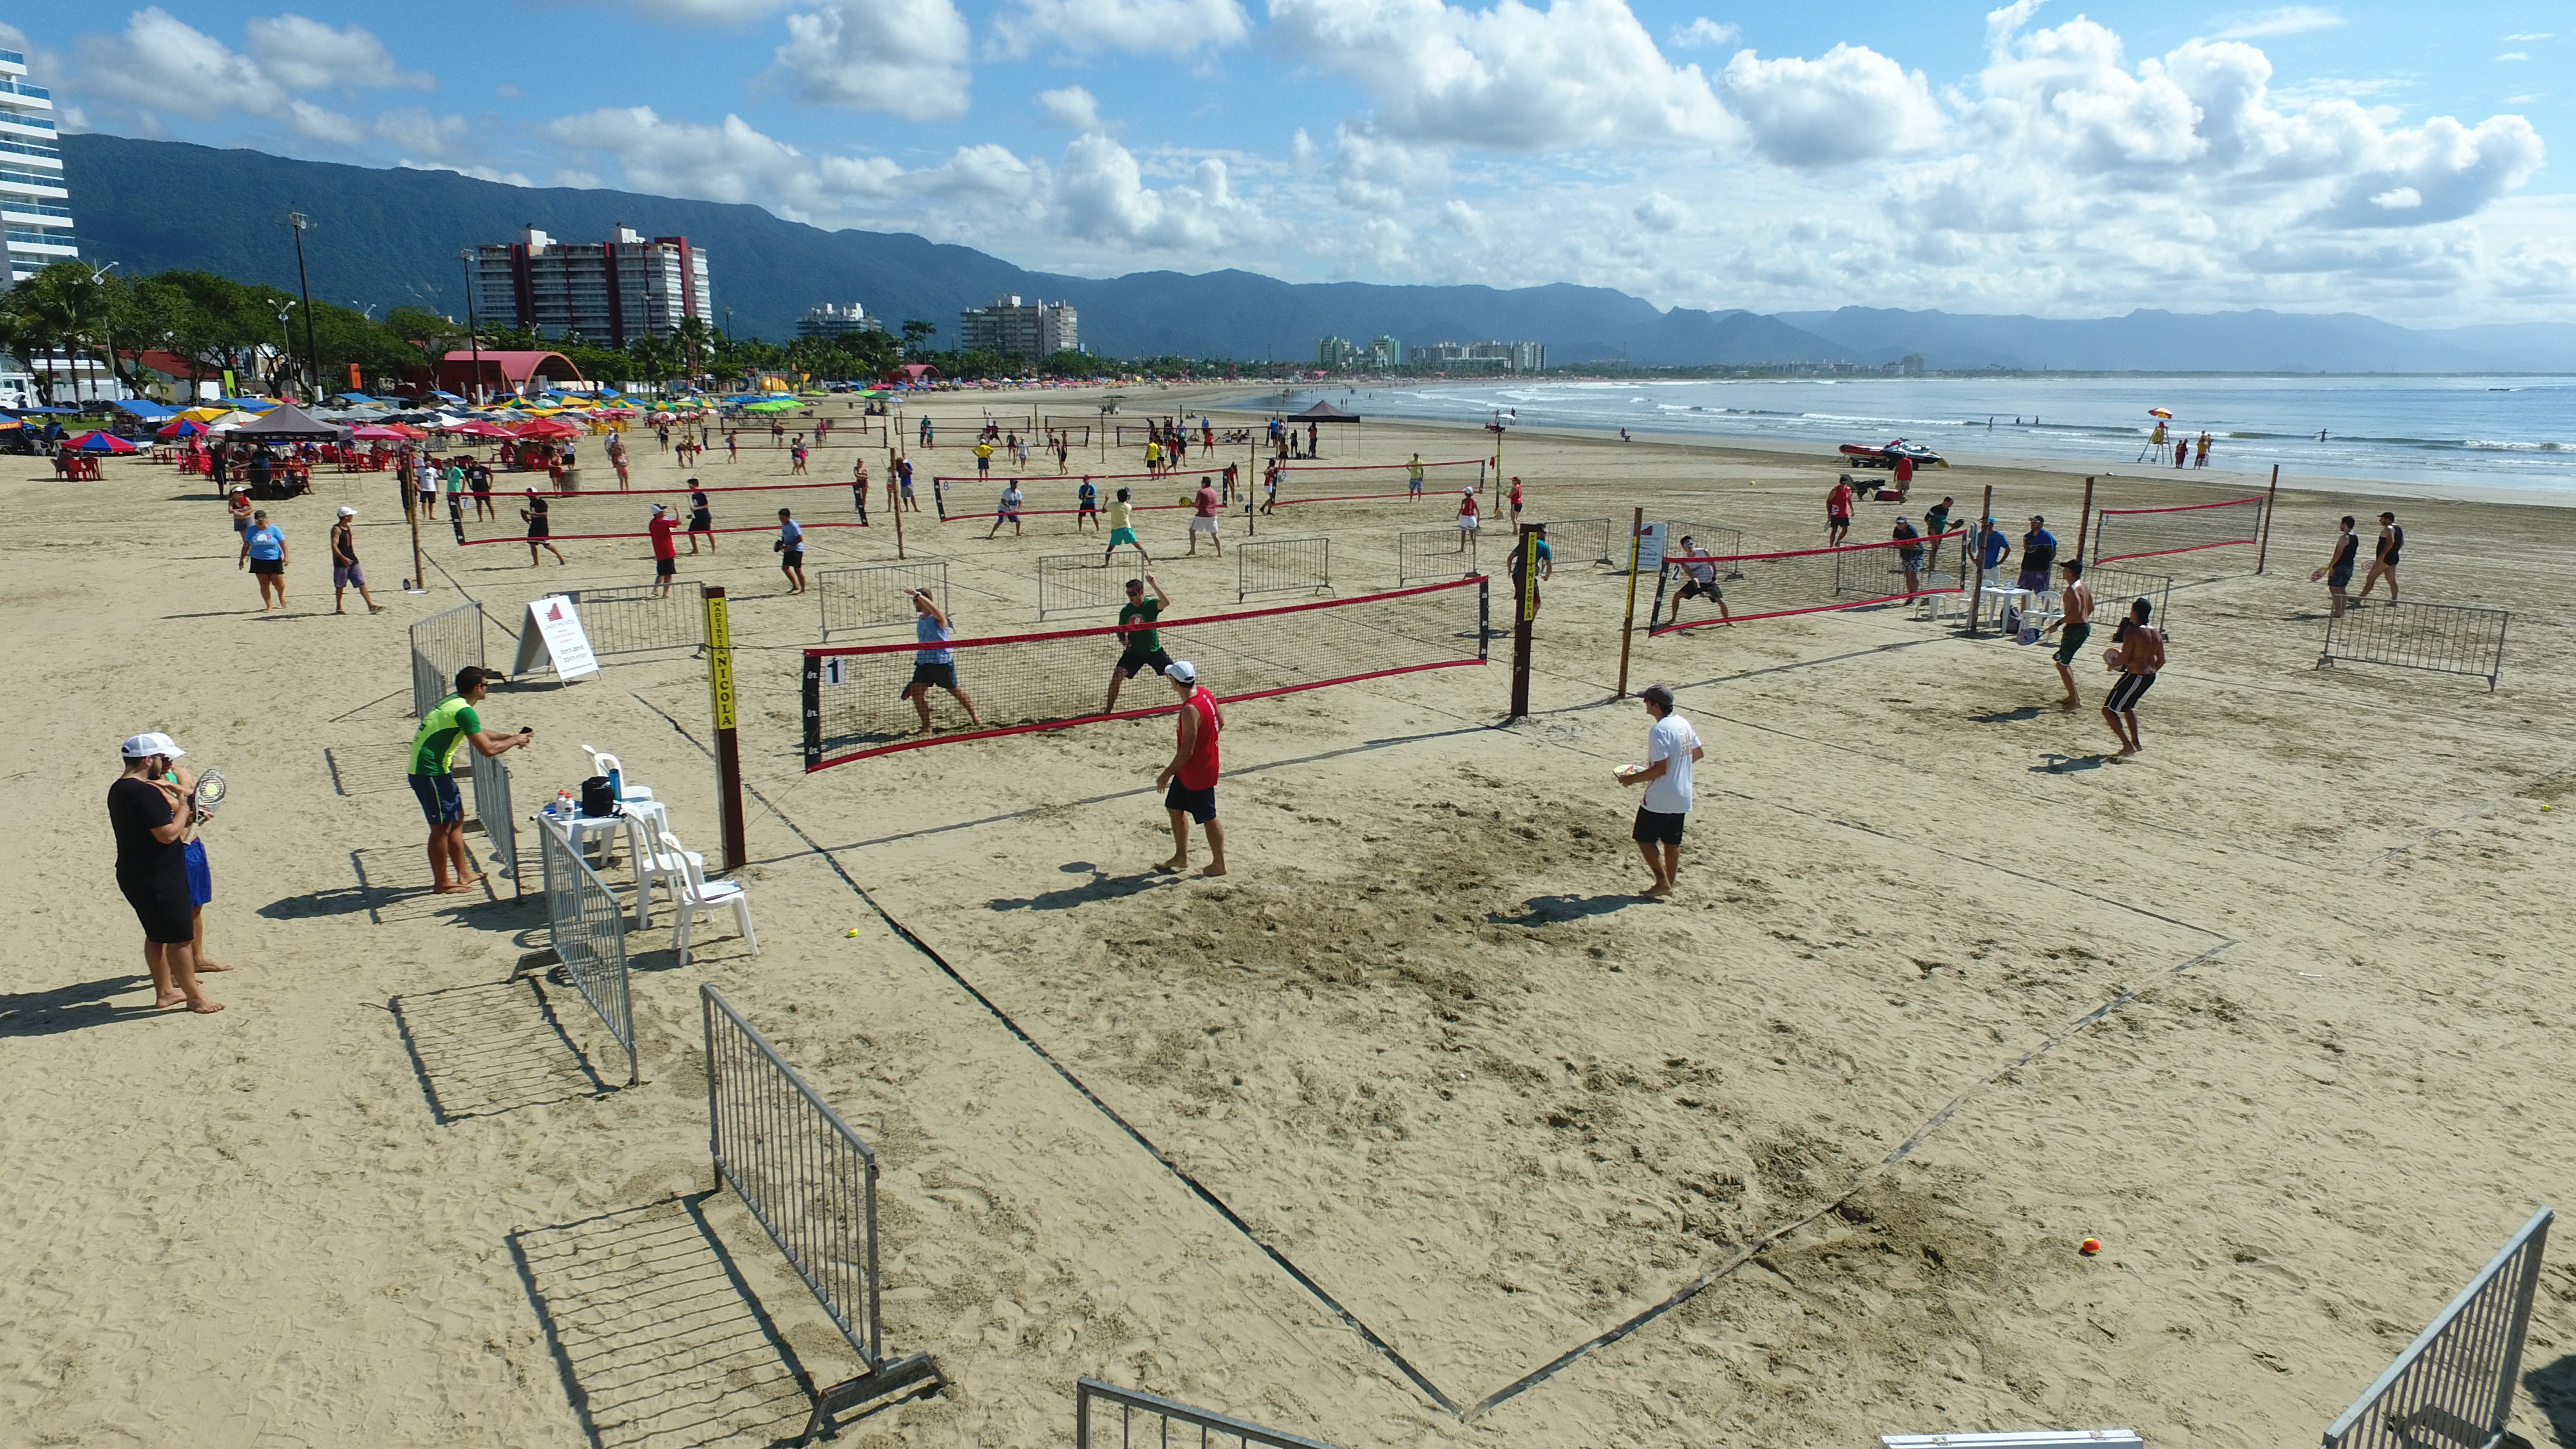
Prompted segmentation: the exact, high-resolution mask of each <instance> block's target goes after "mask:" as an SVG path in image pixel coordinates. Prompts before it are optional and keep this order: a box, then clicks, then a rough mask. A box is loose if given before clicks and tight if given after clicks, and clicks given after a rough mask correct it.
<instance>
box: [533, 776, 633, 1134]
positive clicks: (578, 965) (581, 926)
mask: <svg viewBox="0 0 2576 1449" xmlns="http://www.w3.org/2000/svg"><path fill="white" fill-rule="evenodd" d="M536 820H537V837H538V850H539V852H540V854H541V855H542V857H543V860H544V866H545V882H546V921H547V927H548V934H549V935H550V936H551V937H552V938H553V944H554V948H555V956H556V958H557V959H558V960H560V961H562V962H563V968H564V975H565V976H566V977H567V978H568V979H570V980H571V982H572V984H573V988H574V989H575V990H577V991H579V992H580V993H581V999H582V1000H584V1001H587V1002H589V1003H590V1009H591V1010H592V1011H595V1012H597V1013H599V1019H600V1021H601V1022H602V1023H604V1024H605V1025H606V1026H607V1027H608V1032H609V1035H611V1036H614V1037H616V1038H617V1044H618V1045H620V1046H622V1047H624V1048H626V1085H628V1086H630V1087H631V1086H634V1085H635V1084H636V1083H637V1082H639V1081H641V1080H643V1078H642V1077H641V1076H639V1075H638V1074H637V1071H636V1062H635V1001H634V997H633V996H632V995H631V994H630V993H629V991H628V990H627V977H626V909H625V907H623V906H621V905H619V904H618V902H617V892H615V891H613V890H610V889H609V888H608V882H606V881H604V880H601V879H600V878H599V872H597V871H595V870H592V869H591V868H590V862H588V861H586V860H583V859H582V858H581V852H580V851H577V850H575V849H573V847H572V832H571V831H570V830H569V829H567V828H566V827H565V826H564V825H563V823H562V822H560V821H558V820H556V819H555V818H554V817H553V816H550V815H539V816H537V817H536Z"/></svg>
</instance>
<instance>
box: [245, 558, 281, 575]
mask: <svg viewBox="0 0 2576 1449" xmlns="http://www.w3.org/2000/svg"><path fill="white" fill-rule="evenodd" d="M250 571H251V572H252V573H255V574H282V573H284V572H286V560H284V559H282V558H255V559H252V560H251V561H250Z"/></svg>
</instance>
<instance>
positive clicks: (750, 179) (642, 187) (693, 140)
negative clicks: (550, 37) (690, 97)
mask: <svg viewBox="0 0 2576 1449" xmlns="http://www.w3.org/2000/svg"><path fill="white" fill-rule="evenodd" d="M543 130H544V135H545V137H546V139H547V140H548V141H550V142H553V143H555V144H556V145H558V146H562V147H569V148H572V149H574V150H577V151H590V152H596V153H599V154H601V155H603V156H605V157H608V158H610V159H613V160H614V161H615V162H616V163H617V166H618V169H619V170H620V171H622V172H623V173H624V174H625V179H626V183H627V185H628V186H630V187H632V188H634V189H636V190H639V191H649V192H653V193H656V194H658V195H663V196H690V197H697V198H700V199H702V200H706V201H730V202H755V203H758V204H760V205H763V206H766V207H769V208H770V209H771V210H773V211H776V212H778V213H779V214H780V215H783V216H787V217H790V218H792V219H795V220H805V219H808V218H811V217H814V216H833V215H837V214H839V213H840V212H841V211H842V210H843V209H844V208H845V207H846V206H847V204H848V203H849V201H850V200H851V199H853V198H859V197H870V196H882V195H885V194H887V193H888V192H889V191H890V190H891V188H892V187H893V185H894V183H895V181H896V180H897V179H898V178H899V177H901V176H902V175H903V168H902V167H901V166H899V165H897V164H895V163H894V162H892V161H889V160H887V159H885V158H884V157H881V156H866V157H853V156H809V155H807V154H806V153H804V152H803V151H800V150H798V149H797V148H796V147H794V146H790V145H788V144H787V143H786V142H784V141H780V140H778V139H776V138H775V137H772V136H768V135H765V134H763V133H762V132H760V131H757V130H754V129H753V128H752V127H751V125H750V124H749V123H748V122H746V121H744V120H743V119H742V118H741V117H739V116H727V117H725V118H724V120H723V121H721V122H719V123H717V124H715V125H705V124H701V123H698V122H693V121H672V120H666V119H664V118H663V117H662V116H661V115H659V114H658V113H656V112H655V111H654V110H653V109H652V108H651V107H649V106H623V107H612V108H607V109H603V110H597V111H589V112H585V113H583V114H581V115H575V116H565V117H563V118H561V119H559V120H555V121H551V122H549V123H547V124H546V126H545V127H544V128H543Z"/></svg>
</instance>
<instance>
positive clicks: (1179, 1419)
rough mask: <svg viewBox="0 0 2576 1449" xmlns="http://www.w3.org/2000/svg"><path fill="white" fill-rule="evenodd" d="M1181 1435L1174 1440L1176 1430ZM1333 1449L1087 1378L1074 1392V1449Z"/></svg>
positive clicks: (1291, 1435) (1319, 1440)
mask: <svg viewBox="0 0 2576 1449" xmlns="http://www.w3.org/2000/svg"><path fill="white" fill-rule="evenodd" d="M1176 1425H1177V1426H1178V1427H1179V1428H1180V1429H1181V1431H1182V1432H1181V1433H1180V1434H1179V1435H1178V1436H1175V1435H1174V1434H1173V1433H1172V1430H1173V1428H1174V1426H1176ZM1182 1445H1193V1446H1198V1449H1218V1446H1223V1445H1235V1446H1239V1449H1255V1446H1261V1449H1333V1446H1332V1445H1330V1444H1327V1443H1325V1442H1324V1441H1323V1440H1321V1439H1309V1438H1307V1437H1306V1436H1304V1435H1303V1434H1290V1433H1287V1432H1284V1431H1282V1430H1278V1429H1265V1428H1263V1427H1261V1426H1260V1425H1259V1424H1254V1423H1249V1422H1247V1421H1245V1420H1242V1419H1238V1418H1235V1417H1234V1416H1233V1415H1231V1414H1220V1413H1217V1412H1215V1411H1213V1410H1210V1409H1194V1408H1191V1407H1190V1406H1189V1405H1187V1404H1184V1403H1181V1402H1180V1401H1178V1400H1176V1399H1167V1398H1164V1397H1163V1396H1162V1395H1160V1394H1149V1393H1146V1392H1145V1391H1144V1390H1142V1389H1122V1388H1120V1387H1118V1386H1117V1385H1116V1384H1110V1383H1103V1382H1101V1381H1100V1380H1099V1379H1095V1378H1091V1377H1089V1376H1088V1375H1086V1376H1084V1377H1083V1378H1081V1379H1078V1380H1076V1381H1075V1383H1074V1386H1073V1449H1148V1446H1150V1449H1180V1446H1182Z"/></svg>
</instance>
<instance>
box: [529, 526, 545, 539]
mask: <svg viewBox="0 0 2576 1449" xmlns="http://www.w3.org/2000/svg"><path fill="white" fill-rule="evenodd" d="M545 536H546V525H544V524H542V523H531V524H529V525H528V542H530V543H535V542H536V541H537V540H538V539H541V538H543V537H545Z"/></svg>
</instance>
